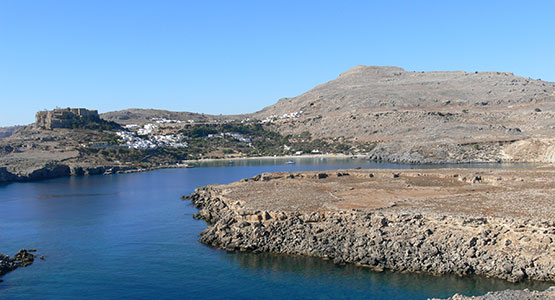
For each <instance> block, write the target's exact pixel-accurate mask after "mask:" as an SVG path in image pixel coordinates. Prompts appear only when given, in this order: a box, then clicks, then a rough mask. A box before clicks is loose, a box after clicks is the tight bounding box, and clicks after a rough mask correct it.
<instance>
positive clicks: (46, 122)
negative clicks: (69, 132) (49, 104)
mask: <svg viewBox="0 0 555 300" xmlns="http://www.w3.org/2000/svg"><path fill="white" fill-rule="evenodd" d="M98 121H100V116H99V115H98V111H96V110H89V109H85V108H69V107H68V108H57V109H54V110H48V111H39V112H37V114H36V116H35V126H36V127H37V128H42V129H54V128H74V127H77V126H78V125H79V124H82V123H83V122H98Z"/></svg>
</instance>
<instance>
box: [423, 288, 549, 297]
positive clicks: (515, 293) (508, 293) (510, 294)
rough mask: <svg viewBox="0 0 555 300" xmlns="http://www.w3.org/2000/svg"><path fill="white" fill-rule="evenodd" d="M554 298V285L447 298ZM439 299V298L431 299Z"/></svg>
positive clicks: (457, 295)
mask: <svg viewBox="0 0 555 300" xmlns="http://www.w3.org/2000/svg"><path fill="white" fill-rule="evenodd" d="M553 299H555V286H552V287H551V288H549V289H547V290H545V291H530V290H527V289H526V290H505V291H499V292H489V293H487V294H485V295H483V296H474V297H472V296H471V297H468V296H464V295H460V294H456V295H454V296H453V297H450V298H449V299H447V300H553ZM431 300H440V299H431Z"/></svg>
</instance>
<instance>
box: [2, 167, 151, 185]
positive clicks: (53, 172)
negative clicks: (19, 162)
mask: <svg viewBox="0 0 555 300" xmlns="http://www.w3.org/2000/svg"><path fill="white" fill-rule="evenodd" d="M137 170H140V169H139V168H137V167H133V166H129V167H121V166H75V165H66V164H61V163H46V164H44V165H40V166H35V167H33V168H30V169H27V170H17V169H15V170H14V169H11V170H10V169H8V168H7V167H0V182H23V181H36V180H43V179H52V178H59V177H67V176H83V175H103V174H106V175H107V174H117V173H128V172H133V171H137Z"/></svg>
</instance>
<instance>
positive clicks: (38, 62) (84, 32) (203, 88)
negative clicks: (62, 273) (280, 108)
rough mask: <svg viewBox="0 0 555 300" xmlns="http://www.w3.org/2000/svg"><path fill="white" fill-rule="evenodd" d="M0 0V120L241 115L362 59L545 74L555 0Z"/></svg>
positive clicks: (554, 49) (550, 58) (554, 33)
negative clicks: (130, 112)
mask: <svg viewBox="0 0 555 300" xmlns="http://www.w3.org/2000/svg"><path fill="white" fill-rule="evenodd" d="M269 2H270V1H252V2H240V1H222V2H216V1H191V2H187V1H160V0H156V1H138V0H130V1H118V0H109V1H100V0H91V1H84V0H78V1H76V0H71V1H47V0H44V1H42V0H41V1H37V0H33V1H25V0H11V1H7V0H0V102H1V104H2V106H1V108H0V126H6V125H14V124H26V123H31V122H33V120H34V114H35V111H37V110H41V109H52V108H54V107H56V106H59V107H68V106H71V107H87V108H91V109H98V110H99V111H100V112H106V111H111V110H119V109H125V108H130V107H138V108H160V109H168V110H179V111H193V112H204V113H211V114H220V113H222V114H234V113H243V112H252V111H256V110H259V109H261V108H263V107H264V106H267V105H270V104H273V103H274V102H276V101H277V100H278V99H279V98H282V97H292V96H296V95H298V94H301V93H303V92H305V91H307V90H309V89H311V88H312V87H314V86H315V85H317V84H320V83H323V82H326V81H329V80H332V79H334V78H335V77H337V75H339V73H341V72H343V71H345V70H347V69H349V68H351V67H353V66H356V65H359V64H364V65H395V66H399V67H402V68H405V69H406V70H411V71H412V70H417V71H427V70H465V71H469V72H473V71H508V72H514V73H515V74H516V75H520V76H524V77H532V78H541V79H543V80H549V81H555V17H554V13H555V1H543V2H542V1H466V0H465V1H458V2H457V1H379V2H378V1H360V2H359V1H330V2H327V1H313V2H310V1H298V0H297V1H290V2H287V1H275V3H273V4H271V3H269Z"/></svg>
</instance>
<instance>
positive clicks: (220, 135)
mask: <svg viewBox="0 0 555 300" xmlns="http://www.w3.org/2000/svg"><path fill="white" fill-rule="evenodd" d="M226 136H229V137H232V138H234V139H236V140H238V141H239V142H243V143H247V144H248V145H249V146H251V147H252V140H251V139H250V138H246V137H244V136H243V135H242V134H240V133H236V132H225V133H224V132H221V133H216V134H209V135H208V138H223V137H226Z"/></svg>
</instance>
